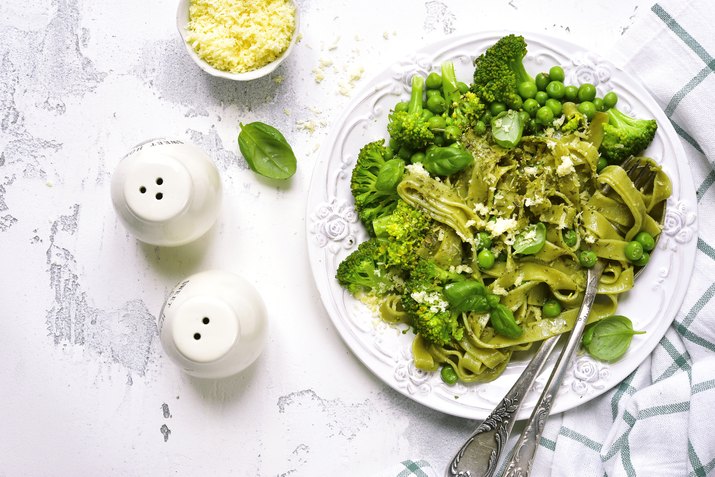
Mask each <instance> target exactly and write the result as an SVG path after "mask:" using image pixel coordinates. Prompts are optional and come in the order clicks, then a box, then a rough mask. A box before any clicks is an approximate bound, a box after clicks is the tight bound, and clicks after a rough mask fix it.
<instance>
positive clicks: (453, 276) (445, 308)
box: [402, 259, 464, 345]
mask: <svg viewBox="0 0 715 477" xmlns="http://www.w3.org/2000/svg"><path fill="white" fill-rule="evenodd" d="M458 280H462V277H461V276H460V275H459V274H457V273H452V272H448V271H446V270H443V269H441V268H440V267H438V266H437V265H436V264H435V263H434V262H432V261H431V260H427V259H423V260H420V261H419V263H417V265H416V266H415V268H414V269H413V270H412V272H411V273H410V277H409V279H408V280H407V281H406V282H405V290H404V293H403V295H402V306H403V308H404V309H405V311H406V312H407V313H408V316H409V320H410V325H411V326H412V329H413V330H414V332H415V333H417V334H419V335H420V336H422V337H423V338H424V339H425V340H427V341H429V342H430V343H434V344H437V345H446V344H449V343H450V342H452V341H453V340H460V339H462V338H463V337H464V327H463V325H462V324H461V323H460V320H459V314H458V313H456V312H455V311H453V310H450V308H449V303H448V302H447V299H446V298H445V296H444V287H445V285H447V284H448V283H451V282H454V281H458Z"/></svg>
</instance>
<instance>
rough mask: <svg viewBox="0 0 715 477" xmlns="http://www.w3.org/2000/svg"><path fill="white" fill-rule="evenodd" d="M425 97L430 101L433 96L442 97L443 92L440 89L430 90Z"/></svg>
mask: <svg viewBox="0 0 715 477" xmlns="http://www.w3.org/2000/svg"><path fill="white" fill-rule="evenodd" d="M425 96H427V99H430V98H431V97H432V96H442V90H440V89H428V90H427V91H426V92H425Z"/></svg>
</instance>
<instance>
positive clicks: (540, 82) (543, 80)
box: [534, 73, 551, 91]
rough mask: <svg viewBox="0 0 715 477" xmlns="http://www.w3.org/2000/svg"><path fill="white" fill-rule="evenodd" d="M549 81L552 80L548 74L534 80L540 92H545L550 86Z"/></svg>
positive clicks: (538, 76)
mask: <svg viewBox="0 0 715 477" xmlns="http://www.w3.org/2000/svg"><path fill="white" fill-rule="evenodd" d="M549 81H551V80H550V78H549V75H548V74H547V73H539V74H537V75H536V77H535V78H534V84H535V85H536V89H537V90H539V91H545V90H546V85H547V84H549Z"/></svg>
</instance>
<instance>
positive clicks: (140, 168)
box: [111, 138, 221, 246]
mask: <svg viewBox="0 0 715 477" xmlns="http://www.w3.org/2000/svg"><path fill="white" fill-rule="evenodd" d="M111 195H112V204H113V205H114V209H115V210H116V212H117V214H118V216H119V219H120V220H121V222H122V223H123V224H124V226H125V227H126V228H127V230H129V232H131V233H132V235H134V236H135V237H136V238H137V239H138V240H140V241H142V242H146V243H149V244H152V245H160V246H178V245H184V244H187V243H189V242H191V241H193V240H196V239H197V238H199V237H201V236H202V235H203V234H205V233H206V232H207V231H208V230H209V229H210V228H211V226H212V225H213V224H214V223H215V222H216V218H217V217H218V211H219V208H220V204H221V178H220V176H219V173H218V170H217V169H216V166H215V165H214V163H213V162H212V161H211V159H210V158H209V157H208V156H207V155H206V154H205V153H204V152H203V151H202V150H201V149H199V148H197V147H196V146H193V145H191V144H186V143H184V142H182V141H180V140H176V139H164V138H158V139H151V140H149V141H145V142H143V143H141V144H138V145H137V146H135V147H134V148H132V150H131V151H129V153H128V154H127V155H126V156H124V157H123V158H122V160H121V161H120V162H119V165H118V166H117V168H116V170H115V171H114V174H112V186H111Z"/></svg>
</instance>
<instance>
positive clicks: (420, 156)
mask: <svg viewBox="0 0 715 477" xmlns="http://www.w3.org/2000/svg"><path fill="white" fill-rule="evenodd" d="M425 156H426V155H425V153H424V152H416V153H414V154H412V155H411V156H410V162H411V163H412V164H417V163H421V162H423V161H424V160H425Z"/></svg>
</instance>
